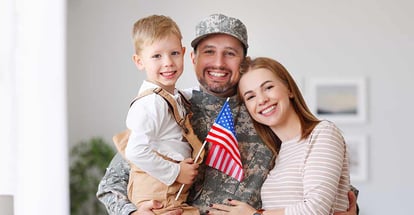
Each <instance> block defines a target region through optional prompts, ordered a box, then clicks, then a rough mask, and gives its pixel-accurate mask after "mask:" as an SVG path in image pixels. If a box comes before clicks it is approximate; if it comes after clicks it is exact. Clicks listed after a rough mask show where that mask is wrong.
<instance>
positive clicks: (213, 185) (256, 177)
mask: <svg viewBox="0 0 414 215" xmlns="http://www.w3.org/2000/svg"><path fill="white" fill-rule="evenodd" d="M190 102H191V103H192V107H191V109H192V111H193V113H194V115H193V117H192V120H191V122H192V125H193V128H194V132H195V133H196V134H197V136H198V137H199V138H200V140H204V139H205V137H206V135H207V132H208V131H209V129H210V127H211V125H212V124H213V123H214V120H215V119H216V117H217V115H218V113H219V112H220V110H221V107H222V105H223V104H224V102H225V98H217V97H215V96H212V95H209V94H207V93H203V92H199V91H193V95H192V98H191V100H190ZM229 104H230V107H231V108H232V110H233V116H234V117H235V130H236V136H237V139H238V142H239V148H240V155H241V160H242V164H243V169H244V171H245V176H244V179H243V181H242V182H238V181H237V180H236V179H234V178H232V177H230V176H228V175H226V174H224V173H222V172H220V171H219V170H216V169H214V168H211V167H208V166H206V165H204V164H202V165H201V166H200V168H199V175H198V177H197V180H196V182H195V183H194V186H193V187H192V189H191V190H190V195H189V198H188V201H189V203H190V205H193V206H196V207H198V208H199V209H200V212H201V213H202V214H203V213H205V211H206V210H208V205H209V204H210V203H225V202H226V200H227V199H229V198H231V199H238V200H241V201H245V202H247V203H249V204H250V205H252V206H253V207H255V208H260V207H261V199H260V188H261V187H262V184H263V182H264V180H265V178H266V176H267V174H268V172H269V169H270V168H271V167H270V163H271V160H272V158H273V155H272V152H271V151H270V150H269V149H268V148H267V147H266V146H265V144H263V143H262V142H261V140H260V138H259V137H258V136H257V135H256V133H255V131H254V128H253V126H252V123H251V121H250V117H249V115H248V113H247V110H246V108H245V107H244V106H243V105H241V104H239V103H238V102H237V101H236V98H235V97H234V98H231V99H230V102H229ZM209 148H210V145H209V144H207V146H206V153H205V154H206V155H207V154H208V149H209ZM129 170H130V167H129V164H128V163H127V162H126V161H125V160H124V159H123V158H122V156H120V155H119V154H117V155H116V156H115V157H114V159H113V160H112V162H111V163H110V165H109V167H108V169H107V171H106V173H105V175H104V177H103V178H102V180H101V182H100V184H99V187H98V192H97V197H98V199H99V200H100V201H101V202H102V203H103V204H104V205H105V206H106V208H107V210H108V212H109V214H111V215H112V214H114V215H115V214H116V215H119V214H121V215H127V214H129V213H131V212H133V211H135V210H136V207H135V206H134V205H133V204H132V203H130V202H129V201H128V197H127V184H128V178H129Z"/></svg>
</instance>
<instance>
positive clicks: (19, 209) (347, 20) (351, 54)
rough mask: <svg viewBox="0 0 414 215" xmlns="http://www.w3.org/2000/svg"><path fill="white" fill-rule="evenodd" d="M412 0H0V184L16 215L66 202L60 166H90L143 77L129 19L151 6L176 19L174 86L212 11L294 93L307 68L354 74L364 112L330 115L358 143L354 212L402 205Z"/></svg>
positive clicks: (186, 78) (321, 73)
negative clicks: (346, 118)
mask: <svg viewBox="0 0 414 215" xmlns="http://www.w3.org/2000/svg"><path fill="white" fill-rule="evenodd" d="M413 9H414V3H413V2H412V1H410V0H393V1H390V0H365V1H357V0H348V1H339V0H313V1H305V0H293V1H292V0H290V1H288V0H257V1H240V0H228V1H219V0H210V1H202V0H192V1H189V0H175V1H163V0H152V1H145V0H123V1H110V0H68V1H65V0H37V1H29V0H19V1H17V0H1V1H0V32H1V34H0V126H1V127H0V137H1V138H2V139H1V141H0V172H1V177H0V195H2V196H4V195H7V196H9V197H12V198H13V205H14V214H16V215H22V214H35V215H36V214H39V215H40V214H42V215H45V214H61V215H66V214H70V208H71V207H70V197H71V195H70V194H69V190H70V188H73V187H72V186H70V183H69V182H70V181H73V180H75V179H74V178H73V177H72V178H70V175H71V174H69V173H72V175H74V174H82V173H85V174H86V172H90V171H92V172H94V175H95V177H96V178H98V179H99V178H100V177H101V174H103V173H102V171H101V170H102V169H103V170H104V168H102V167H101V166H106V165H107V162H108V161H109V159H110V157H111V156H112V152H111V151H110V150H111V149H113V146H112V141H111V138H112V136H113V135H114V134H115V133H117V132H119V131H122V130H123V129H125V117H126V113H127V110H128V104H129V101H130V100H131V98H133V97H134V96H135V95H136V93H137V90H138V87H139V85H140V84H141V82H142V80H143V78H144V73H142V72H139V71H137V70H136V68H135V66H134V64H133V63H132V60H131V56H132V54H133V47H132V42H131V30H132V25H133V23H134V22H135V21H136V20H137V19H139V18H142V17H144V16H147V15H151V14H163V15H167V16H170V17H171V18H173V19H174V20H175V21H176V22H177V24H178V25H179V26H180V28H181V31H182V33H183V36H184V39H183V43H184V45H185V46H186V47H187V53H186V58H185V71H184V74H183V76H182V78H181V79H180V81H179V83H178V88H186V87H192V86H195V85H197V84H198V83H197V80H196V78H195V75H194V73H193V69H192V65H191V61H190V58H189V54H190V52H191V51H192V49H191V46H190V41H191V40H192V39H193V37H194V34H195V33H194V28H195V25H196V24H197V22H198V21H200V20H201V19H202V18H204V17H206V16H208V15H210V14H212V13H224V14H226V15H229V16H233V17H236V18H239V19H240V20H242V21H243V22H244V23H245V24H246V26H247V30H248V36H249V39H248V40H249V44H250V48H249V51H248V55H250V56H252V57H257V56H267V57H272V58H275V59H277V60H278V61H279V62H281V63H282V64H283V65H284V66H285V67H286V68H287V69H288V70H289V71H290V72H291V74H292V75H293V76H294V77H295V79H296V80H297V82H298V83H299V84H300V86H301V88H302V91H303V93H304V94H305V95H306V99H310V98H311V97H310V95H309V90H308V89H309V88H308V86H307V83H309V80H311V79H314V78H327V79H331V80H348V79H360V78H363V79H364V86H363V90H364V92H365V93H366V95H365V97H364V101H363V102H364V108H365V110H366V115H365V118H364V120H360V121H358V122H342V121H338V122H337V123H338V126H339V127H340V128H341V129H342V131H343V132H344V136H345V138H346V139H348V137H349V139H352V138H353V137H355V136H357V137H363V138H362V139H364V141H362V142H363V143H365V144H366V147H365V148H363V147H361V148H362V149H363V150H362V151H361V152H359V156H360V157H359V158H358V159H363V160H362V161H361V162H363V163H364V164H366V165H367V166H366V168H363V171H364V172H363V173H361V174H362V176H363V177H356V178H355V180H352V178H351V180H352V184H353V185H355V186H356V187H357V188H358V189H359V190H360V194H359V198H358V204H359V206H360V209H361V211H360V214H362V215H378V214H410V211H411V210H410V209H411V207H410V200H412V193H413V192H414V185H413V181H414V172H413V168H412V167H410V166H411V165H412V164H413V163H414V159H413V156H412V151H414V145H413V144H412V142H411V141H410V139H411V135H410V133H411V129H412V127H413V126H412V122H413V121H414V114H413V110H414V102H413V101H411V99H412V98H413V92H414V85H412V81H413V80H414V71H413V70H414V65H413V56H414V25H413V21H412V20H414V15H413V13H412V11H413ZM352 140H354V139H352ZM359 142H360V143H361V141H359ZM102 144H103V145H104V146H102ZM356 144H358V141H356ZM105 146H109V149H108V148H106V147H105ZM357 148H358V147H357ZM107 149H108V150H109V151H108V150H107ZM96 150H98V152H96ZM83 152H85V153H83ZM357 154H358V153H357ZM79 157H81V158H82V157H83V159H92V163H93V164H90V165H95V168H97V170H90V169H87V168H86V169H81V167H82V168H84V167H85V165H86V166H89V164H88V163H87V164H85V163H82V162H80V163H79V162H78V160H77V159H78V158H79ZM99 158H102V159H99ZM75 164H76V165H80V166H77V167H76V168H75V169H81V170H83V172H82V171H81V172H80V173H79V172H77V173H76V172H74V171H73V170H74V169H70V166H73V165H75ZM82 165H83V166H82ZM361 174H360V176H361ZM80 183H81V182H79V183H77V184H80ZM74 188H75V190H78V192H77V193H78V194H79V193H81V190H80V189H84V188H77V187H74ZM85 189H86V188H85ZM88 189H89V188H88ZM87 192H88V193H89V194H91V193H92V196H93V195H94V192H96V188H95V190H92V191H87ZM72 198H73V196H72ZM2 199H3V198H0V201H3V200H2ZM7 201H9V200H7ZM72 202H74V201H72ZM13 205H10V203H8V204H6V206H13ZM6 206H3V204H1V203H0V207H6ZM4 210H5V209H4ZM0 211H2V208H0ZM72 214H74V213H73V209H72ZM84 214H92V213H84Z"/></svg>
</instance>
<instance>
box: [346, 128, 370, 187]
mask: <svg viewBox="0 0 414 215" xmlns="http://www.w3.org/2000/svg"><path fill="white" fill-rule="evenodd" d="M367 139H368V138H367V137H366V136H364V135H354V136H346V137H345V141H346V144H347V150H348V154H349V172H350V177H351V182H363V181H367V179H368V141H367Z"/></svg>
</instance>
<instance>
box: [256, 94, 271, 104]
mask: <svg viewBox="0 0 414 215" xmlns="http://www.w3.org/2000/svg"><path fill="white" fill-rule="evenodd" d="M256 96H257V101H258V104H259V105H264V104H266V103H267V102H268V101H269V98H268V97H267V95H266V94H265V93H258V94H257V95H256Z"/></svg>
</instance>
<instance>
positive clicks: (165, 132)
mask: <svg viewBox="0 0 414 215" xmlns="http://www.w3.org/2000/svg"><path fill="white" fill-rule="evenodd" d="M181 39H182V35H181V32H180V29H179V28H178V26H177V24H176V23H175V22H174V21H173V20H172V19H171V18H169V17H166V16H160V15H152V16H148V17H145V18H142V19H140V20H138V21H137V22H136V23H135V24H134V28H133V42H134V47H135V54H134V55H133V61H134V63H135V65H136V67H137V68H138V70H141V71H144V72H145V73H146V80H144V81H143V83H142V85H141V88H140V89H139V93H138V95H142V94H143V93H145V92H148V91H151V90H153V89H155V88H162V89H163V90H164V91H166V92H167V96H170V97H171V98H173V101H174V103H176V106H177V109H178V112H179V114H180V115H181V117H185V115H186V109H185V107H184V106H183V102H182V99H183V98H181V96H182V95H181V94H180V93H179V92H178V90H177V89H176V88H175V83H176V82H177V80H178V78H179V77H180V76H181V74H182V73H183V67H184V65H183V64H184V63H183V61H184V60H183V58H184V53H185V47H183V46H182V44H181ZM126 124H127V127H128V129H129V130H130V131H131V133H130V136H129V139H128V143H127V146H126V148H125V157H126V158H127V160H128V161H129V162H130V164H131V172H130V176H131V177H130V180H129V184H128V198H129V199H130V200H131V202H133V203H134V204H136V205H137V207H139V206H140V203H141V202H143V201H147V200H158V201H161V202H162V203H163V206H164V208H163V209H160V210H155V211H154V213H156V214H162V213H164V212H166V211H168V210H171V209H173V208H177V207H181V208H183V211H184V213H185V214H199V211H198V209H196V208H194V207H191V206H188V205H187V204H186V203H185V201H186V197H187V195H188V192H187V191H188V187H190V186H185V187H187V188H186V189H184V190H183V192H182V193H181V194H180V196H179V197H180V198H178V200H176V199H175V197H176V194H177V193H178V192H179V189H180V187H181V185H182V184H191V183H192V182H193V181H194V179H195V177H196V175H197V168H198V164H196V163H195V162H193V159H191V155H192V147H191V145H190V144H189V143H188V142H186V141H184V140H183V135H182V127H180V126H179V125H178V124H177V122H176V119H175V118H174V115H173V113H171V109H169V104H168V103H167V101H166V100H164V98H163V97H162V96H160V95H158V94H156V93H149V94H148V93H147V95H145V96H142V97H140V98H139V99H137V100H135V101H134V102H133V103H132V105H131V107H130V109H129V112H128V116H127V119H126Z"/></svg>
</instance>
